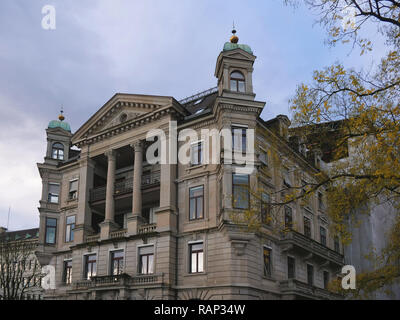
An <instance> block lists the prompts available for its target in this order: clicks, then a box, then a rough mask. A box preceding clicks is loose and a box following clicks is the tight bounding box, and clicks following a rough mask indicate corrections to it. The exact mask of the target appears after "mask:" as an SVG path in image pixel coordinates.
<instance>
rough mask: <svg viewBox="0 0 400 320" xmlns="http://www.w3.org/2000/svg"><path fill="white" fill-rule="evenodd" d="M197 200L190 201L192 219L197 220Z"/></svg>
mask: <svg viewBox="0 0 400 320" xmlns="http://www.w3.org/2000/svg"><path fill="white" fill-rule="evenodd" d="M195 210H196V199H190V219H194V218H195Z"/></svg>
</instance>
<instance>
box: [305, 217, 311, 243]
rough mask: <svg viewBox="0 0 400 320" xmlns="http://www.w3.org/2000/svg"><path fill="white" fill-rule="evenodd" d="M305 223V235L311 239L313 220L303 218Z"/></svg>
mask: <svg viewBox="0 0 400 320" xmlns="http://www.w3.org/2000/svg"><path fill="white" fill-rule="evenodd" d="M303 221H304V235H305V236H306V237H309V238H311V220H310V219H309V218H307V217H304V218H303Z"/></svg>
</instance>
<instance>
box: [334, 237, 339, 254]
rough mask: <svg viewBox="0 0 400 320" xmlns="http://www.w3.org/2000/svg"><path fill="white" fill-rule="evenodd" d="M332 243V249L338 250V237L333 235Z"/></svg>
mask: <svg viewBox="0 0 400 320" xmlns="http://www.w3.org/2000/svg"><path fill="white" fill-rule="evenodd" d="M333 244H334V249H335V251H336V252H340V243H339V237H338V236H335V238H334V239H333Z"/></svg>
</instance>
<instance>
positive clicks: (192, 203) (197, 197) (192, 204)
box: [189, 186, 204, 220]
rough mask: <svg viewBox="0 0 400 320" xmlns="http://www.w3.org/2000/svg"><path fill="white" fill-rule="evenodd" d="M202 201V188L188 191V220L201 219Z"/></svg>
mask: <svg viewBox="0 0 400 320" xmlns="http://www.w3.org/2000/svg"><path fill="white" fill-rule="evenodd" d="M203 201H204V187H203V186H200V187H194V188H190V189H189V219H190V220H196V219H202V218H203V217H204V215H203Z"/></svg>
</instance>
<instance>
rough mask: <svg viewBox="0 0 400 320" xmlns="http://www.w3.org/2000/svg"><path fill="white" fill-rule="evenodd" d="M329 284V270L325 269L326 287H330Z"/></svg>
mask: <svg viewBox="0 0 400 320" xmlns="http://www.w3.org/2000/svg"><path fill="white" fill-rule="evenodd" d="M328 284H329V272H328V271H324V289H328Z"/></svg>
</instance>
